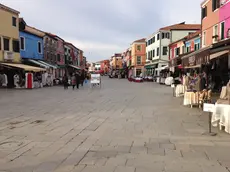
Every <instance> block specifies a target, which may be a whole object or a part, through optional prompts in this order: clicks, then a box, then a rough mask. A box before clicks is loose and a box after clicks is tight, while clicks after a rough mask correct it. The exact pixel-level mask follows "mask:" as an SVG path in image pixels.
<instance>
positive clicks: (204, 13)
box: [201, 6, 207, 19]
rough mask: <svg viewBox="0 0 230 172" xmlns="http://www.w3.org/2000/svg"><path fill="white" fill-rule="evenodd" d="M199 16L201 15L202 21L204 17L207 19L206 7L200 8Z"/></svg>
mask: <svg viewBox="0 0 230 172" xmlns="http://www.w3.org/2000/svg"><path fill="white" fill-rule="evenodd" d="M201 15H202V16H201V17H202V19H203V18H205V17H207V6H205V7H203V8H202V14H201Z"/></svg>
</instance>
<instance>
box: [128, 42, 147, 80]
mask: <svg viewBox="0 0 230 172" xmlns="http://www.w3.org/2000/svg"><path fill="white" fill-rule="evenodd" d="M131 62H132V63H131V66H132V71H133V73H132V75H133V76H139V75H140V74H141V73H142V74H143V73H144V66H145V62H146V42H145V38H142V39H139V40H136V41H134V42H133V43H132V44H131Z"/></svg>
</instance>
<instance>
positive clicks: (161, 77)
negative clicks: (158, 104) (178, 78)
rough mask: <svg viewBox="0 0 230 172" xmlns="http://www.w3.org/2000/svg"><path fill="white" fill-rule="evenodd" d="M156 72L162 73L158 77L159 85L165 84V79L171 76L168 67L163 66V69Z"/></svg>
mask: <svg viewBox="0 0 230 172" xmlns="http://www.w3.org/2000/svg"><path fill="white" fill-rule="evenodd" d="M156 71H160V75H159V76H158V77H157V83H159V84H165V79H166V78H167V77H168V75H169V68H168V66H163V67H160V68H157V69H156Z"/></svg>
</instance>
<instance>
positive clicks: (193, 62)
mask: <svg viewBox="0 0 230 172" xmlns="http://www.w3.org/2000/svg"><path fill="white" fill-rule="evenodd" d="M195 61H196V59H195V56H191V57H189V58H188V63H189V66H193V65H195Z"/></svg>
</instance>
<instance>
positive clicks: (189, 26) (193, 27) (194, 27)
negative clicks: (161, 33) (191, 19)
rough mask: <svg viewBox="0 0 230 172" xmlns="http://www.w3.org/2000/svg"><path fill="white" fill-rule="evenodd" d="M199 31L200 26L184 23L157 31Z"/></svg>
mask: <svg viewBox="0 0 230 172" xmlns="http://www.w3.org/2000/svg"><path fill="white" fill-rule="evenodd" d="M200 29H201V25H200V24H185V22H182V23H178V24H174V25H171V26H166V27H162V28H160V29H159V30H167V31H171V30H200Z"/></svg>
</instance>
